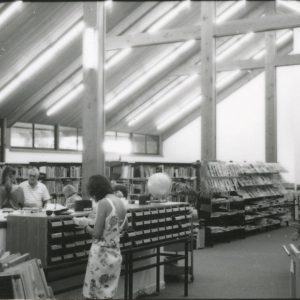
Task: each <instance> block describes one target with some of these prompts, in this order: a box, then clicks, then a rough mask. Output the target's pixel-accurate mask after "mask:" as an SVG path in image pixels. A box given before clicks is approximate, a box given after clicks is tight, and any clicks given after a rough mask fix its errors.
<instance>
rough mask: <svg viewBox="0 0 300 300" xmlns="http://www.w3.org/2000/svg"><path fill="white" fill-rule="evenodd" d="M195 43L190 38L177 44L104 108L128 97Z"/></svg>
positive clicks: (107, 108)
mask: <svg viewBox="0 0 300 300" xmlns="http://www.w3.org/2000/svg"><path fill="white" fill-rule="evenodd" d="M195 43H196V41H195V40H190V41H188V42H185V43H184V44H182V45H181V46H179V47H178V48H177V49H176V50H175V51H173V52H171V54H169V55H167V56H166V57H163V58H162V59H161V60H160V61H159V62H158V63H156V64H155V65H154V66H153V67H152V68H151V69H150V70H149V71H147V72H146V73H145V74H144V75H143V76H141V77H139V78H138V79H137V80H135V81H134V82H133V83H132V84H131V85H129V86H128V87H127V88H126V89H124V90H123V91H122V92H120V93H119V94H118V95H117V96H116V97H115V98H113V99H112V100H110V101H108V102H107V103H106V105H105V110H109V109H111V108H113V107H114V106H115V105H117V103H119V102H120V101H121V100H123V99H124V98H125V97H128V96H129V95H130V94H132V93H133V92H135V91H136V90H137V89H138V88H140V87H141V86H142V85H143V84H145V83H146V82H147V81H149V80H150V79H152V78H153V77H154V76H156V75H157V74H158V73H159V72H160V71H162V70H163V69H164V68H166V67H167V66H169V65H170V64H171V63H173V62H174V61H176V60H177V59H178V57H179V56H180V55H182V54H183V53H185V52H186V51H187V50H189V49H191V48H192V47H193V46H194V44H195Z"/></svg>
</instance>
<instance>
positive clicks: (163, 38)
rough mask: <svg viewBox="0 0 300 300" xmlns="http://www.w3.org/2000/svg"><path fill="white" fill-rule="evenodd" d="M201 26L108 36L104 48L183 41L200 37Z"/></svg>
mask: <svg viewBox="0 0 300 300" xmlns="http://www.w3.org/2000/svg"><path fill="white" fill-rule="evenodd" d="M200 32H201V26H187V27H182V28H175V29H169V30H160V31H159V32H154V33H133V34H126V35H122V36H108V37H107V38H106V46H105V49H106V50H117V49H122V48H128V47H142V46H150V45H157V44H168V43H177V42H184V41H187V40H192V39H197V40H199V39H200Z"/></svg>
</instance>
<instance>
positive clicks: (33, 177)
mask: <svg viewBox="0 0 300 300" xmlns="http://www.w3.org/2000/svg"><path fill="white" fill-rule="evenodd" d="M39 176H40V172H39V170H38V169H37V168H31V169H29V171H28V180H26V181H23V182H22V183H20V185H19V186H20V187H21V188H22V189H23V192H24V197H25V205H24V206H26V207H38V208H42V207H44V206H45V204H46V203H47V201H49V200H50V195H49V192H48V189H47V187H46V186H45V185H44V184H43V183H42V182H39V181H38V179H39Z"/></svg>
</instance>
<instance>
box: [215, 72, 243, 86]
mask: <svg viewBox="0 0 300 300" xmlns="http://www.w3.org/2000/svg"><path fill="white" fill-rule="evenodd" d="M240 74H241V70H236V71H233V72H232V73H231V74H230V75H228V76H224V77H223V78H222V79H221V80H218V81H217V89H221V88H223V87H224V86H226V85H227V84H228V83H230V82H231V81H233V80H234V79H235V78H237V77H238V76H239V75H240Z"/></svg>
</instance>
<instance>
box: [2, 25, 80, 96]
mask: <svg viewBox="0 0 300 300" xmlns="http://www.w3.org/2000/svg"><path fill="white" fill-rule="evenodd" d="M83 26H84V25H83V22H82V21H80V22H78V23H77V24H76V25H75V26H74V27H73V28H72V29H71V30H69V31H68V32H67V33H66V34H64V35H63V36H62V37H61V38H60V39H59V40H58V41H57V42H56V43H55V44H54V45H52V46H51V47H49V48H48V49H47V50H46V51H44V52H43V53H42V54H40V55H39V56H38V57H37V58H36V59H35V60H34V61H33V62H32V63H31V64H29V65H28V66H27V67H25V68H24V69H23V71H22V72H21V73H19V75H17V76H16V77H15V78H14V79H13V80H11V81H10V82H9V83H8V84H6V85H5V86H4V87H3V88H2V89H1V90H0V102H1V101H3V100H4V99H5V98H6V97H7V96H8V95H9V94H10V93H12V92H13V91H14V90H15V89H17V88H18V87H19V86H20V85H21V84H22V83H23V82H24V81H26V80H28V79H29V78H30V77H31V76H32V75H34V74H35V73H36V72H37V71H39V70H40V69H41V68H43V67H44V66H45V65H46V64H47V63H49V62H50V61H51V60H53V59H54V58H55V55H57V53H58V52H59V51H60V50H62V49H63V48H65V47H66V46H67V45H68V44H69V43H70V42H72V41H73V40H74V39H75V38H76V37H77V36H79V35H80V34H81V33H82V30H83Z"/></svg>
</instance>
